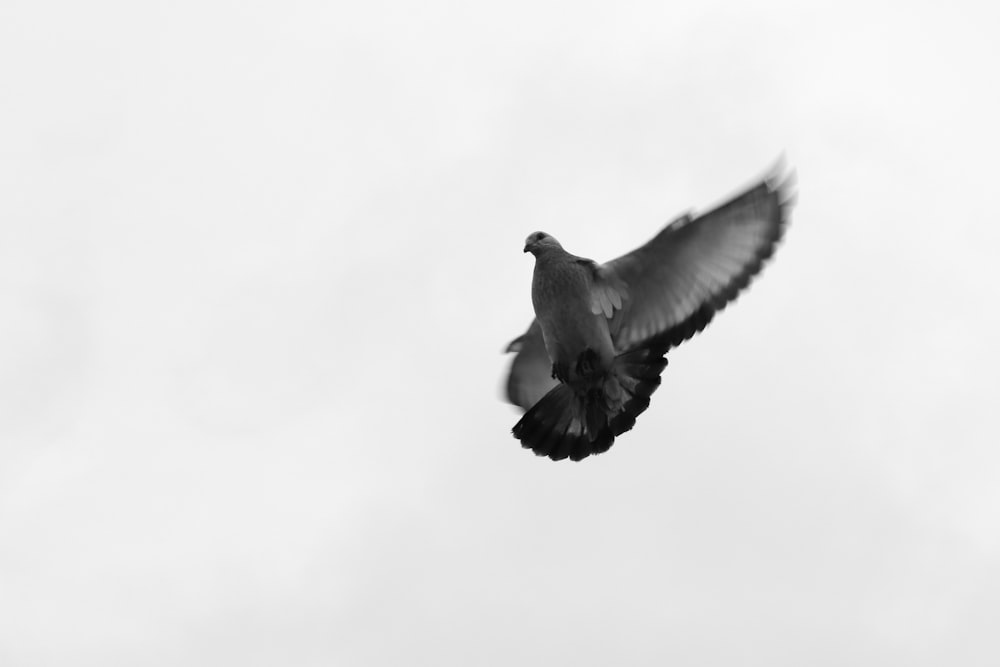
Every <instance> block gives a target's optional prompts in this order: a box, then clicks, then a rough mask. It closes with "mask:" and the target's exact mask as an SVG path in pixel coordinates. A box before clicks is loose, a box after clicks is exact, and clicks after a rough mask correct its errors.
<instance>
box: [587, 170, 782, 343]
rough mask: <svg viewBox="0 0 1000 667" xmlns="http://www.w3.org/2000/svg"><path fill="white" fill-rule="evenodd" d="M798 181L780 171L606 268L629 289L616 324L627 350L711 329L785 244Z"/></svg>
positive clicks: (614, 331) (603, 269) (672, 227)
mask: <svg viewBox="0 0 1000 667" xmlns="http://www.w3.org/2000/svg"><path fill="white" fill-rule="evenodd" d="M793 199H794V197H793V184H792V178H791V177H782V176H781V175H780V173H778V172H777V171H776V172H775V173H773V174H772V175H771V176H769V177H767V178H765V179H764V180H763V181H762V182H761V183H759V184H758V185H755V186H754V187H752V188H750V189H749V190H747V191H746V192H744V193H742V194H740V195H737V196H736V197H734V198H733V199H731V200H729V201H728V202H726V203H725V204H722V205H721V206H719V207H717V208H715V209H713V210H711V211H709V212H708V213H705V214H704V215H701V216H698V217H692V216H690V215H687V216H684V217H682V218H680V219H678V220H676V221H674V222H672V223H671V224H669V225H667V227H665V228H664V229H663V231H661V232H660V233H659V234H657V235H656V236H655V237H654V238H653V239H652V240H651V241H649V242H648V243H646V244H645V245H644V246H642V247H641V248H638V249H636V250H634V251H632V252H630V253H628V254H627V255H623V256H622V257H619V258H618V259H615V260H612V261H610V262H608V263H606V264H604V265H602V266H601V267H599V269H598V272H599V275H603V276H604V277H605V279H606V280H608V281H618V282H620V283H624V285H625V286H626V289H627V295H628V296H627V298H626V299H625V300H624V303H623V304H622V308H621V309H620V310H618V309H616V312H615V313H614V318H613V319H612V321H611V331H612V336H613V337H614V340H615V348H616V349H617V350H618V351H619V352H621V351H624V350H628V349H630V348H632V347H634V346H635V345H636V344H638V343H640V342H642V341H645V340H647V339H650V338H653V337H660V338H661V339H663V340H664V342H665V343H667V344H668V345H669V346H673V345H677V344H679V343H680V342H682V341H684V340H686V339H688V338H690V337H691V336H693V335H694V334H695V333H697V332H698V331H701V330H702V329H704V328H705V326H707V325H708V323H709V322H710V321H711V319H712V317H713V316H714V314H715V313H716V312H718V311H719V310H722V309H723V308H724V307H725V306H726V304H728V303H729V302H730V301H732V300H733V299H735V298H736V296H737V295H738V294H739V292H740V291H741V290H742V289H743V288H744V287H746V286H747V285H748V284H749V283H750V280H751V279H752V278H753V277H754V276H755V275H756V274H757V273H758V272H759V271H760V269H761V267H762V266H763V264H764V261H765V260H767V258H769V257H770V256H771V254H772V253H773V252H774V249H775V247H776V245H777V244H778V241H780V240H781V237H782V234H783V233H784V230H785V227H786V225H787V223H788V218H789V212H790V210H791V206H792V203H793Z"/></svg>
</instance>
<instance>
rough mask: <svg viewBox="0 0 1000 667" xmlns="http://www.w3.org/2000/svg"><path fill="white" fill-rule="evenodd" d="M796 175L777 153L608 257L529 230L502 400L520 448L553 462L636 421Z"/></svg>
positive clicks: (776, 226)
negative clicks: (771, 161) (712, 199)
mask: <svg viewBox="0 0 1000 667" xmlns="http://www.w3.org/2000/svg"><path fill="white" fill-rule="evenodd" d="M795 199H796V197H795V174H794V172H787V171H786V169H785V167H784V164H783V161H781V162H779V163H778V164H777V165H776V166H775V167H773V168H772V169H771V170H769V172H767V173H766V175H765V176H763V177H762V178H760V179H758V180H757V181H756V182H755V183H754V184H753V185H751V186H750V187H748V188H746V189H744V190H743V191H741V192H739V193H738V194H736V195H734V196H732V197H730V198H729V199H728V200H726V201H725V202H724V203H722V204H720V205H718V206H716V207H714V208H712V209H711V210H709V211H708V212H706V213H703V214H700V215H696V214H694V213H692V212H689V213H685V214H683V215H681V216H679V217H677V218H675V219H674V220H673V221H671V222H670V223H669V224H667V225H666V226H665V227H664V228H663V229H662V230H660V232H659V233H657V234H656V236H654V237H653V238H652V239H651V240H649V241H648V242H647V243H645V244H644V245H642V246H640V247H639V248H637V249H635V250H633V251H632V252H629V253H627V254H625V255H622V256H621V257H618V258H617V259H613V260H611V261H609V262H606V263H604V264H598V263H597V262H595V261H594V260H591V259H587V258H585V257H579V256H577V255H574V254H572V253H570V252H568V251H567V250H565V249H564V248H563V246H562V245H561V244H560V243H559V241H557V240H556V239H555V237H553V236H552V235H550V234H547V233H546V232H534V233H532V234H530V235H529V236H528V237H527V238H526V239H525V242H524V252H525V253H531V254H532V255H533V256H534V259H535V266H534V273H533V275H532V281H531V301H532V306H533V308H534V312H535V319H534V320H533V321H532V322H531V325H530V326H529V327H528V330H527V331H526V332H525V333H524V334H523V335H521V336H519V337H517V338H516V339H514V340H513V341H512V342H511V343H510V344H509V345H508V346H507V350H506V351H507V352H508V353H511V352H512V353H515V355H514V358H513V360H512V362H511V365H510V370H509V373H508V377H507V383H506V394H507V400H509V401H510V402H511V403H513V404H514V405H516V406H518V407H520V408H521V409H522V410H524V411H525V412H524V414H523V416H522V417H521V419H520V420H519V421H518V422H517V424H516V425H515V426H514V428H513V429H512V433H513V435H514V437H515V438H517V439H518V440H519V441H520V442H521V446H522V447H524V448H526V449H530V450H532V451H533V452H534V453H535V454H536V455H538V456H544V457H548V458H549V459H551V460H553V461H561V460H564V459H567V458H568V459H570V460H572V461H580V460H583V459H585V458H587V457H588V456H591V455H592V454H601V453H604V452H606V451H608V449H610V448H611V446H612V445H613V444H614V442H615V439H616V438H617V437H619V436H621V435H622V434H623V433H625V432H627V431H629V430H631V429H632V427H633V426H635V423H636V418H637V417H638V416H639V415H640V414H641V413H642V412H643V411H645V410H646V408H648V407H649V403H650V397H651V396H652V394H653V392H655V391H656V389H657V387H659V385H660V381H661V374H662V373H663V370H664V369H665V368H666V366H667V358H666V353H667V352H668V351H669V350H671V349H672V348H674V347H676V346H678V345H680V344H681V343H683V342H684V341H686V340H688V339H690V338H691V337H692V336H694V335H695V334H696V333H698V332H700V331H702V330H703V329H704V328H705V327H706V326H708V324H709V323H710V322H711V321H712V319H713V318H714V317H715V315H716V314H717V313H718V312H719V311H721V310H722V309H723V308H725V307H726V306H727V305H728V304H729V303H731V302H732V301H733V300H735V299H736V297H737V296H738V295H739V294H740V293H741V292H742V291H743V290H744V289H745V288H746V287H747V286H748V285H749V284H750V282H751V280H752V279H753V278H754V277H755V276H756V275H757V274H758V273H760V271H761V269H762V267H763V266H764V264H765V262H766V261H767V260H768V259H770V258H771V256H772V255H773V254H774V252H775V249H776V248H777V246H778V244H779V242H780V241H781V240H782V238H783V236H784V233H785V230H786V228H787V227H788V224H789V222H790V215H791V210H792V208H793V206H794V204H795Z"/></svg>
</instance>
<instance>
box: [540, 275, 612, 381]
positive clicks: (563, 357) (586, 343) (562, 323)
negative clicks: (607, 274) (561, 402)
mask: <svg viewBox="0 0 1000 667" xmlns="http://www.w3.org/2000/svg"><path fill="white" fill-rule="evenodd" d="M553 264H554V263H549V264H546V263H543V262H541V261H539V262H536V265H535V273H534V277H533V279H532V285H531V300H532V304H533V305H534V308H535V317H537V318H538V323H539V324H540V325H541V327H542V335H543V338H544V339H545V348H546V351H547V352H548V354H549V359H550V360H551V361H552V363H554V364H565V365H568V366H572V365H575V363H576V361H577V359H579V357H580V355H581V354H583V353H584V352H585V351H586V350H588V349H589V350H593V351H594V352H597V354H598V356H599V358H600V360H601V365H602V366H604V367H610V365H611V362H612V361H613V360H614V348H613V345H612V342H611V336H610V333H609V331H608V321H607V319H606V318H605V317H604V315H603V314H601V315H595V314H594V313H593V312H592V311H591V307H590V305H591V294H590V290H591V284H590V278H589V277H588V276H587V274H586V272H585V270H584V269H583V267H581V266H580V265H579V264H577V263H575V262H574V263H572V264H569V263H567V264H563V265H559V264H556V265H553Z"/></svg>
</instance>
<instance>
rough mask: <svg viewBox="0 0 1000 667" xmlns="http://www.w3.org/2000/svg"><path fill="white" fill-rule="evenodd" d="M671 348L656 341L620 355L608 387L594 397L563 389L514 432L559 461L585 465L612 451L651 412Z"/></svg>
mask: <svg viewBox="0 0 1000 667" xmlns="http://www.w3.org/2000/svg"><path fill="white" fill-rule="evenodd" d="M667 348H668V346H667V345H663V344H658V343H654V342H650V344H648V345H646V346H643V347H640V348H636V349H633V350H630V351H628V352H626V353H624V354H621V355H619V356H618V357H617V358H616V359H615V362H614V364H613V365H612V369H611V371H610V372H609V375H608V377H607V378H606V380H605V384H604V385H603V386H601V387H597V388H591V389H590V391H588V392H578V391H577V390H575V389H574V388H573V387H571V386H570V385H567V384H559V385H558V386H556V387H554V388H553V389H551V390H550V391H549V392H548V393H547V394H545V396H543V397H542V398H541V399H540V400H539V401H538V402H537V403H535V404H534V405H533V406H532V407H531V408H530V409H529V410H528V411H527V412H526V413H525V414H524V416H523V417H521V420H520V421H519V422H517V424H516V425H515V426H514V428H513V431H512V432H513V434H514V437H516V438H517V439H518V440H520V441H521V445H522V446H523V447H525V448H527V449H531V450H532V451H534V452H535V454H537V455H538V456H547V457H549V458H550V459H552V460H553V461H560V460H562V459H565V458H567V457H568V458H570V459H572V460H573V461H579V460H581V459H585V458H587V457H588V456H590V455H591V454H600V453H603V452H606V451H607V450H608V449H610V448H611V446H612V445H613V444H614V441H615V437H616V436H619V435H621V434H622V433H625V432H626V431H628V430H630V429H631V428H632V427H633V426H635V422H636V418H637V417H638V416H639V415H640V414H642V413H643V412H644V411H645V410H646V408H648V407H649V400H650V396H651V395H652V394H653V392H655V391H656V389H657V387H659V386H660V374H661V373H662V372H663V369H664V368H666V366H667V360H666V358H665V357H664V354H665V352H666V350H667Z"/></svg>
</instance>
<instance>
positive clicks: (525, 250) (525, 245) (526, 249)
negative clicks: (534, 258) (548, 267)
mask: <svg viewBox="0 0 1000 667" xmlns="http://www.w3.org/2000/svg"><path fill="white" fill-rule="evenodd" d="M524 252H528V244H527V243H525V244H524Z"/></svg>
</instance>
